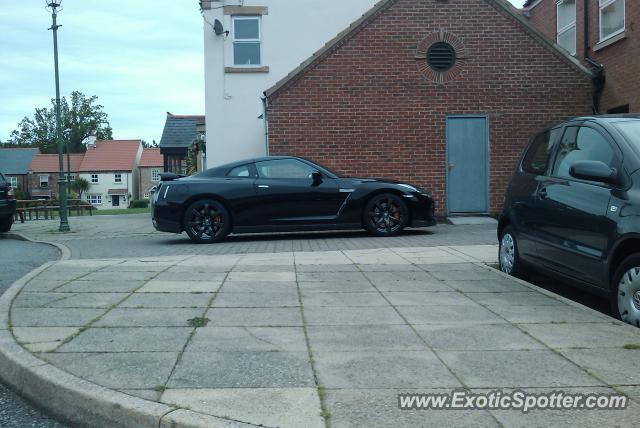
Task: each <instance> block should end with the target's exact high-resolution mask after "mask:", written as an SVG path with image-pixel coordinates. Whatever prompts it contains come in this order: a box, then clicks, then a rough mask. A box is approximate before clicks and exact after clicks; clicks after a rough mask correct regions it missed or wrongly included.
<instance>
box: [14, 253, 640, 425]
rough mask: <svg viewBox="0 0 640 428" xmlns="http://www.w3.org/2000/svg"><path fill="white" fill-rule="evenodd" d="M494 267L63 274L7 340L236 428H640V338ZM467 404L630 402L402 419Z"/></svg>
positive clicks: (305, 262) (154, 263)
mask: <svg viewBox="0 0 640 428" xmlns="http://www.w3.org/2000/svg"><path fill="white" fill-rule="evenodd" d="M213 247H215V246H212V247H204V248H213ZM199 248H203V247H199ZM496 252H497V251H496V247H495V245H476V246H436V247H431V248H427V247H411V246H405V247H394V248H378V249H353V250H342V251H314V252H298V251H282V252H277V253H254V254H244V255H243V254H231V252H230V251H228V252H227V254H220V255H180V256H175V255H173V256H159V257H148V256H145V257H133V258H127V259H94V260H67V261H61V262H58V263H56V264H54V265H52V266H51V267H49V268H48V269H46V270H44V271H43V272H42V273H40V274H39V275H38V276H36V277H35V278H33V279H32V280H31V281H30V282H29V283H28V284H27V285H26V286H25V287H24V289H23V290H22V292H21V293H20V294H19V295H18V296H17V297H16V299H15V300H14V301H13V305H12V308H11V322H12V325H11V329H12V333H13V335H14V336H15V338H16V339H17V340H18V341H19V342H20V343H21V344H22V346H24V347H25V348H26V349H28V350H29V351H31V352H33V353H35V355H36V356H37V357H39V358H41V359H43V360H45V361H47V362H49V363H50V364H53V365H54V366H57V367H59V368H61V369H62V370H65V371H67V372H69V373H72V374H74V375H76V376H79V377H81V378H84V379H87V380H89V381H91V382H94V383H97V384H99V385H103V386H105V387H108V388H112V389H115V390H119V391H122V392H124V393H126V394H130V395H134V396H138V397H142V398H145V399H147V400H153V401H158V402H162V403H167V404H173V405H176V406H178V407H183V408H189V409H191V410H194V411H197V412H202V413H206V414H211V415H215V416H218V417H222V418H226V419H228V420H229V421H230V426H236V425H237V426H247V425H262V426H267V427H276V426H277V427H301V426H304V427H323V426H325V424H327V423H329V424H330V425H331V426H334V427H378V426H398V427H400V426H476V427H483V426H487V427H493V426H507V427H511V426H513V427H516V426H518V427H519V426H532V427H533V426H585V427H590V426H593V427H601V426H633V425H636V424H637V421H638V420H640V386H639V385H640V371H639V370H638V361H640V350H639V349H637V348H638V347H639V346H638V345H640V332H639V331H638V330H637V329H634V328H632V327H630V326H626V325H623V324H621V323H618V322H615V321H613V320H612V319H611V318H609V317H607V316H605V315H603V314H600V313H597V312H595V311H592V310H589V309H586V308H583V307H580V306H578V305H575V304H570V303H568V302H567V301H565V300H564V299H562V298H560V297H556V296H555V295H553V294H551V293H547V292H544V291H541V290H539V289H537V288H536V287H533V286H528V285H527V284H525V283H522V282H519V281H515V280H513V279H510V278H507V277H505V276H503V275H502V274H501V273H499V272H496V271H494V270H491V269H490V268H488V267H486V266H485V265H484V263H488V262H493V261H495V254H496ZM204 324H206V325H204ZM633 348H636V349H633ZM460 388H465V389H467V390H471V391H487V390H493V389H496V388H504V389H510V388H518V389H523V390H526V391H535V392H540V391H551V390H557V389H562V390H564V391H566V392H585V393H586V392H605V393H613V392H623V393H625V394H627V395H628V396H629V397H631V399H632V401H631V403H630V405H629V407H628V408H627V409H626V410H619V411H578V410H573V411H532V412H530V413H528V414H526V415H525V414H522V413H521V412H518V411H484V410H469V411H451V410H439V411H437V410H430V411H401V410H399V409H398V399H397V395H398V394H399V393H404V392H428V391H434V392H450V391H452V390H454V389H460Z"/></svg>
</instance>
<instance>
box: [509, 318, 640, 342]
mask: <svg viewBox="0 0 640 428" xmlns="http://www.w3.org/2000/svg"><path fill="white" fill-rule="evenodd" d="M520 328H521V329H522V330H524V331H526V332H527V333H528V334H529V335H531V337H535V338H536V339H538V340H539V341H541V342H543V343H544V344H546V345H547V346H549V347H550V348H554V349H569V348H593V347H598V348H622V347H623V346H625V345H638V346H640V338H639V337H638V331H637V329H636V328H634V327H632V326H629V325H626V324H623V323H620V322H615V321H610V322H602V323H587V324H582V323H568V324H520ZM594 337H598V341H597V342H596V343H594Z"/></svg>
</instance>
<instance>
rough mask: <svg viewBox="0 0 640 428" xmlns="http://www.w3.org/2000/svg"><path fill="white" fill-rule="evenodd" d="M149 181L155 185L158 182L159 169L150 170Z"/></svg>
mask: <svg viewBox="0 0 640 428" xmlns="http://www.w3.org/2000/svg"><path fill="white" fill-rule="evenodd" d="M151 181H154V182H156V183H159V182H160V170H159V169H157V168H156V169H152V170H151Z"/></svg>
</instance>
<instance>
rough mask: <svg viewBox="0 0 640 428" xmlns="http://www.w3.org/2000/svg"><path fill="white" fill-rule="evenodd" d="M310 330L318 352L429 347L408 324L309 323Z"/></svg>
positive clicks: (311, 342) (308, 328) (314, 346)
mask: <svg viewBox="0 0 640 428" xmlns="http://www.w3.org/2000/svg"><path fill="white" fill-rule="evenodd" d="M307 334H308V336H309V344H310V346H311V348H312V349H313V351H314V352H324V351H379V350H382V351H394V350H395V351H397V350H413V351H415V350H423V349H426V345H425V344H424V342H423V341H422V340H421V339H420V337H419V336H418V335H417V334H416V333H415V332H414V330H413V329H411V328H410V327H409V326H407V325H364V326H363V325H358V326H350V325H339V326H309V327H307Z"/></svg>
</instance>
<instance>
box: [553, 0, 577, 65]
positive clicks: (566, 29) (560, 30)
mask: <svg viewBox="0 0 640 428" xmlns="http://www.w3.org/2000/svg"><path fill="white" fill-rule="evenodd" d="M564 2H565V0H556V43H557V44H558V46H560V47H561V48H563V49H565V50H566V48H565V47H564V46H562V45H561V44H560V36H562V35H564V34H565V33H567V32H569V31H571V30H572V29H573V30H574V32H575V39H574V41H573V49H572V50H570V51H568V52H569V53H570V54H571V55H574V56H575V55H576V53H577V50H578V48H577V44H578V27H577V26H576V22H577V20H578V17H577V15H578V7H577V4H576V2H575V1H574V5H575V9H576V16H574V17H573V22H572V23H570V24H568V25H566V26H565V27H563V28H560V20H559V19H558V17H559V16H560V15H559V14H558V9H559V8H560V6H562V5H563V4H564Z"/></svg>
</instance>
